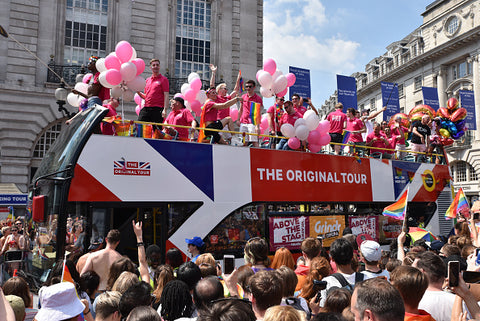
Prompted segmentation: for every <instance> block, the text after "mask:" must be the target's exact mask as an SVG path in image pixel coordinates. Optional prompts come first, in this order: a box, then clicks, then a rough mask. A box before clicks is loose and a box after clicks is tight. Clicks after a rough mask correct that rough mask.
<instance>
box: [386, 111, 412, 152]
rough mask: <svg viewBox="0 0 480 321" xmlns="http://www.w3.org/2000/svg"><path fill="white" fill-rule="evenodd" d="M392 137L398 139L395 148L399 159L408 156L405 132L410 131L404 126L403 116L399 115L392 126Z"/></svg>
mask: <svg viewBox="0 0 480 321" xmlns="http://www.w3.org/2000/svg"><path fill="white" fill-rule="evenodd" d="M390 130H391V132H392V137H394V138H395V139H396V144H395V150H396V151H397V159H399V160H403V159H404V158H405V156H407V152H405V148H406V146H405V134H407V133H408V128H405V127H404V126H402V117H401V116H397V117H396V118H395V122H394V123H393V124H392V126H391V127H390Z"/></svg>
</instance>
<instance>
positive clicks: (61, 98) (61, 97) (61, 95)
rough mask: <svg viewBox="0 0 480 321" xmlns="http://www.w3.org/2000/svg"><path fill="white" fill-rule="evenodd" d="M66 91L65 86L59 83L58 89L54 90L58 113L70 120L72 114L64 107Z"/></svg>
mask: <svg viewBox="0 0 480 321" xmlns="http://www.w3.org/2000/svg"><path fill="white" fill-rule="evenodd" d="M67 94H68V91H67V90H66V89H65V85H64V84H63V82H62V83H60V87H58V88H57V89H56V90H55V98H56V99H57V104H58V111H59V112H61V113H62V115H63V116H64V117H65V116H67V117H68V118H72V116H73V115H72V114H71V113H70V112H69V111H68V109H67V108H65V107H64V105H65V103H66V100H67Z"/></svg>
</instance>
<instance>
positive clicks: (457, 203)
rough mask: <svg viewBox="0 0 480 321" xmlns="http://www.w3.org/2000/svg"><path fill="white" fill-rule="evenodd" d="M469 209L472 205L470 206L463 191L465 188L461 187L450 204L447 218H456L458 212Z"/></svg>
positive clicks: (446, 214) (446, 213)
mask: <svg viewBox="0 0 480 321" xmlns="http://www.w3.org/2000/svg"><path fill="white" fill-rule="evenodd" d="M469 209H470V207H469V206H468V202H467V198H466V197H465V194H464V193H463V189H462V188H461V187H460V189H459V190H458V192H457V195H455V199H454V200H453V202H452V204H450V206H449V207H448V209H447V211H446V212H445V218H447V219H451V218H456V217H457V214H458V213H460V212H462V211H465V210H469Z"/></svg>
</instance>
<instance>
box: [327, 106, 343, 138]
mask: <svg viewBox="0 0 480 321" xmlns="http://www.w3.org/2000/svg"><path fill="white" fill-rule="evenodd" d="M327 120H328V121H329V122H330V131H329V133H337V134H341V133H342V132H343V126H344V125H345V122H346V121H347V115H345V114H344V113H343V112H342V110H341V109H338V110H336V111H334V112H331V113H330V114H328V116H327Z"/></svg>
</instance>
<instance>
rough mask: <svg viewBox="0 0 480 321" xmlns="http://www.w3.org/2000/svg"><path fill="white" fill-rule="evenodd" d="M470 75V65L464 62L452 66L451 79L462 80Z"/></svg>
mask: <svg viewBox="0 0 480 321" xmlns="http://www.w3.org/2000/svg"><path fill="white" fill-rule="evenodd" d="M471 74H472V63H471V62H470V63H469V62H467V61H464V62H461V63H459V64H456V65H453V66H452V75H453V79H454V80H455V79H458V78H463V77H467V76H470V75H471Z"/></svg>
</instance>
